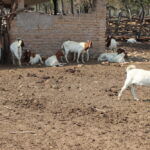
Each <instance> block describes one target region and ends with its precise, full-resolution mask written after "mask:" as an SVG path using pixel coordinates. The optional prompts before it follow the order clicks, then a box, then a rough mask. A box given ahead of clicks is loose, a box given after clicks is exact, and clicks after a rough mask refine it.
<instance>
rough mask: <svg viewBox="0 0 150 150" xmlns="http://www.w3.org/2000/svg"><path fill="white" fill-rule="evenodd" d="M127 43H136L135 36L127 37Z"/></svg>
mask: <svg viewBox="0 0 150 150" xmlns="http://www.w3.org/2000/svg"><path fill="white" fill-rule="evenodd" d="M127 43H129V44H134V43H137V40H136V39H135V38H130V39H127Z"/></svg>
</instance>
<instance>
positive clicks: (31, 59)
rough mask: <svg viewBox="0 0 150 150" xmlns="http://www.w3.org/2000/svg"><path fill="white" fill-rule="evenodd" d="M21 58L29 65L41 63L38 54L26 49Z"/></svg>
mask: <svg viewBox="0 0 150 150" xmlns="http://www.w3.org/2000/svg"><path fill="white" fill-rule="evenodd" d="M23 59H24V61H25V62H27V63H30V64H31V65H34V64H37V63H39V62H40V63H41V64H43V61H42V58H41V56H40V54H36V53H32V52H31V51H30V50H26V51H25V52H24V54H23Z"/></svg>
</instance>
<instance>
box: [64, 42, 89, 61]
mask: <svg viewBox="0 0 150 150" xmlns="http://www.w3.org/2000/svg"><path fill="white" fill-rule="evenodd" d="M91 47H92V42H91V41H88V42H74V41H66V42H64V43H63V44H62V46H61V48H62V49H63V50H64V53H65V59H66V61H67V63H69V61H68V58H67V56H68V53H69V52H73V53H77V54H78V57H77V63H79V58H80V55H81V54H82V63H84V60H83V59H84V53H85V52H86V51H88V50H89V48H91ZM86 53H87V54H88V56H87V58H88V59H89V53H88V52H86Z"/></svg>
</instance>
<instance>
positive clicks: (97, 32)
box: [10, 0, 106, 57]
mask: <svg viewBox="0 0 150 150" xmlns="http://www.w3.org/2000/svg"><path fill="white" fill-rule="evenodd" d="M96 6H97V7H96V9H95V11H94V12H92V13H90V14H81V15H67V16H60V15H58V16H52V15H47V14H40V13H36V12H22V13H19V14H18V15H17V17H16V18H15V19H14V20H13V22H12V24H11V33H10V35H11V41H13V40H15V39H16V38H17V37H20V38H22V39H24V42H25V44H26V46H27V47H28V48H29V49H31V50H33V51H34V52H36V53H40V54H41V55H45V56H50V55H52V54H54V53H55V52H56V51H57V50H59V49H60V48H61V44H62V43H63V42H64V41H66V40H73V41H78V42H82V41H87V40H92V41H93V50H92V51H90V53H91V56H93V57H95V56H97V55H98V54H99V53H100V52H103V51H104V49H105V30H106V25H105V24H106V4H105V0H101V1H99V0H98V1H97V5H96Z"/></svg>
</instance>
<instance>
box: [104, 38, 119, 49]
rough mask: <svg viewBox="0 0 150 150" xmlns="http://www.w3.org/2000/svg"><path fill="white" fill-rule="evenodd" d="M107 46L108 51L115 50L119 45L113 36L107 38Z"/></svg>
mask: <svg viewBox="0 0 150 150" xmlns="http://www.w3.org/2000/svg"><path fill="white" fill-rule="evenodd" d="M106 42H107V44H106V47H107V48H108V49H109V50H113V51H115V50H117V46H118V45H119V43H118V42H117V41H116V39H115V38H114V37H113V36H108V38H107V40H106Z"/></svg>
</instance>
